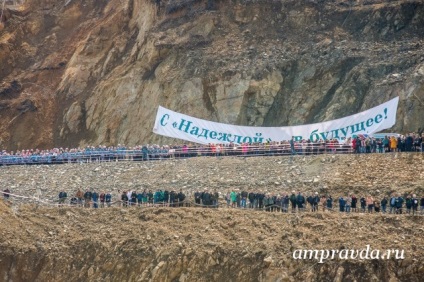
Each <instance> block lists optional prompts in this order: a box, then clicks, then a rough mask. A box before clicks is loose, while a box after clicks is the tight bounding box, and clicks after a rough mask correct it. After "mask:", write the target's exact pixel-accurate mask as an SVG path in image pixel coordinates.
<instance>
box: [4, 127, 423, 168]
mask: <svg viewBox="0 0 424 282" xmlns="http://www.w3.org/2000/svg"><path fill="white" fill-rule="evenodd" d="M423 138H424V134H421V135H420V134H416V133H410V134H406V135H398V136H394V135H392V136H384V137H383V136H382V137H380V138H376V137H372V136H368V135H358V136H355V137H354V138H347V139H345V140H338V139H331V140H318V141H317V142H312V141H311V140H309V139H308V140H299V141H295V140H293V139H292V140H286V141H281V142H276V141H270V142H267V143H243V144H234V143H229V144H208V145H199V144H182V145H163V146H159V145H149V144H147V145H143V146H135V147H127V146H124V145H121V144H118V146H116V147H114V146H111V147H106V146H97V147H93V146H90V147H86V148H73V149H69V148H54V149H51V150H38V149H35V150H34V149H31V150H29V149H28V150H18V151H15V152H13V151H12V152H7V151H5V150H3V151H1V152H0V166H1V165H16V164H27V165H28V164H63V163H84V162H104V161H106V162H110V161H119V160H132V161H147V160H159V159H169V158H188V157H196V156H240V155H242V156H270V155H291V154H292V155H293V154H301V155H310V154H324V153H336V154H346V153H387V152H423Z"/></svg>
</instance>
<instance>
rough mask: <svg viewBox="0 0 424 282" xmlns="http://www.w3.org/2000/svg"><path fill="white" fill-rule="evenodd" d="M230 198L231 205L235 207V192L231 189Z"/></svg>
mask: <svg viewBox="0 0 424 282" xmlns="http://www.w3.org/2000/svg"><path fill="white" fill-rule="evenodd" d="M230 198H231V207H232V208H235V207H236V203H237V193H236V192H235V191H234V190H233V191H231V193H230Z"/></svg>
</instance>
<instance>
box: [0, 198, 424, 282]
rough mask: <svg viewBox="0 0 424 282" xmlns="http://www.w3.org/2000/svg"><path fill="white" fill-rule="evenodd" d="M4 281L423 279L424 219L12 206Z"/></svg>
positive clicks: (0, 263)
mask: <svg viewBox="0 0 424 282" xmlns="http://www.w3.org/2000/svg"><path fill="white" fill-rule="evenodd" d="M0 222H1V224H0V235H1V238H2V240H1V242H0V246H1V248H0V256H1V260H0V275H1V277H3V280H4V281H123V280H124V281H261V282H268V281H269V282H275V281H298V280H299V279H302V280H303V281H413V282H415V281H421V277H422V275H423V272H424V266H423V259H422V255H423V247H422V244H421V243H422V241H423V237H422V236H421V235H422V230H423V229H422V228H421V226H422V225H421V224H422V217H412V216H410V217H399V216H393V215H392V216H390V215H386V216H380V215H363V214H357V215H340V214H337V213H336V214H334V213H325V214H324V213H321V212H320V213H315V214H311V213H309V214H301V215H296V214H282V213H266V212H254V211H242V210H232V209H225V210H216V209H202V208H178V209H172V208H155V209H139V208H130V209H121V208H108V209H101V210H88V209H78V208H77V209H69V208H63V209H58V208H50V209H49V208H37V207H34V206H21V207H20V208H19V209H10V208H9V207H8V206H6V205H5V204H4V203H3V202H2V201H1V200H0ZM366 245H370V248H371V249H372V250H380V252H381V254H383V251H384V252H386V250H387V249H398V250H404V259H395V256H394V255H392V257H391V259H381V260H377V259H374V260H366V259H365V260H359V259H356V260H355V259H340V258H336V259H334V260H328V261H325V262H324V263H322V264H320V263H317V261H316V260H315V259H312V260H310V259H302V260H297V259H294V258H293V253H294V251H296V250H300V249H317V250H325V249H329V250H343V249H344V250H352V249H353V250H356V249H357V250H362V249H365V248H366Z"/></svg>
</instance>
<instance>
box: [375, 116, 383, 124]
mask: <svg viewBox="0 0 424 282" xmlns="http://www.w3.org/2000/svg"><path fill="white" fill-rule="evenodd" d="M382 120H383V116H382V115H380V114H378V115H376V116H375V118H374V121H375V123H380V122H381V121H382Z"/></svg>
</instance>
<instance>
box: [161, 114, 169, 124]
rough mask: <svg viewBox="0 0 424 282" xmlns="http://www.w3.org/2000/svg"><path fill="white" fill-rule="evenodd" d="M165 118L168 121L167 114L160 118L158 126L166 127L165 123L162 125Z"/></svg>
mask: <svg viewBox="0 0 424 282" xmlns="http://www.w3.org/2000/svg"><path fill="white" fill-rule="evenodd" d="M165 118H166V120H169V115H168V114H164V115H163V116H162V118H161V120H160V125H162V126H165V125H167V123H165V124H164V120H165Z"/></svg>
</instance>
